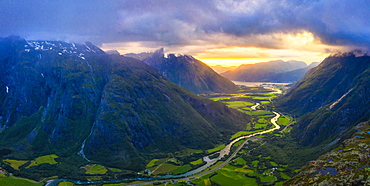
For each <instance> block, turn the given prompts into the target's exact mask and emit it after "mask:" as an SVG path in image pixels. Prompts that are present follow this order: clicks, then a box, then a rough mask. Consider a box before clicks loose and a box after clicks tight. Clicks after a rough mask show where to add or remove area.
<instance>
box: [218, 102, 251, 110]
mask: <svg viewBox="0 0 370 186" xmlns="http://www.w3.org/2000/svg"><path fill="white" fill-rule="evenodd" d="M224 103H226V105H227V106H228V107H230V108H234V109H238V108H243V107H247V106H252V105H254V103H250V102H246V101H232V102H224Z"/></svg>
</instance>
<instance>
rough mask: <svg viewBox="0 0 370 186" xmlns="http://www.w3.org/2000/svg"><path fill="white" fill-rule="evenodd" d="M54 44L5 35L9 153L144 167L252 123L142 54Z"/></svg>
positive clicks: (4, 122)
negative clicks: (154, 65)
mask: <svg viewBox="0 0 370 186" xmlns="http://www.w3.org/2000/svg"><path fill="white" fill-rule="evenodd" d="M48 43H51V42H48ZM54 44H58V46H59V44H60V46H61V47H59V48H58V47H53V48H52V49H50V47H45V46H44V47H41V46H40V47H37V46H35V47H34V48H33V49H32V48H27V47H29V46H26V45H28V44H27V41H25V40H23V39H21V38H10V39H9V38H3V39H0V54H3V55H1V56H0V61H1V62H2V64H3V65H1V68H2V70H4V71H2V72H3V73H1V74H0V87H1V90H2V91H0V99H1V100H2V103H3V104H2V105H1V107H0V115H1V117H0V126H1V128H2V130H1V134H2V135H1V137H0V146H1V147H2V148H6V149H11V150H12V154H10V155H9V157H13V158H14V157H15V158H21V159H32V158H34V157H38V156H40V155H45V154H51V153H55V154H57V155H58V156H60V157H74V159H75V160H74V162H78V163H76V165H74V164H70V165H69V166H71V167H74V166H78V165H82V164H84V163H86V162H87V161H88V160H89V161H91V162H94V163H99V164H103V165H108V166H112V167H118V168H125V169H131V170H141V169H143V168H144V165H145V162H146V161H147V160H148V158H153V157H156V156H163V154H167V153H170V152H174V151H177V150H181V149H184V148H195V149H207V148H212V147H213V146H214V145H215V144H217V143H219V142H220V141H222V140H227V139H228V138H229V137H230V135H231V134H233V133H234V132H235V131H238V130H241V129H243V128H244V126H245V123H246V122H249V121H250V117H249V116H248V115H246V114H243V113H240V112H238V111H236V110H233V109H229V108H228V107H227V106H225V105H224V104H222V103H219V102H214V101H212V100H209V99H207V98H202V97H199V96H196V95H194V94H193V93H191V92H190V91H188V90H186V89H184V88H182V87H179V86H177V85H176V84H174V83H172V82H171V81H169V80H168V79H167V78H166V77H164V76H162V75H160V74H159V73H158V72H157V70H155V69H154V68H152V67H150V66H149V65H146V64H144V63H142V62H141V61H139V60H136V59H133V58H128V57H124V56H120V55H107V54H105V53H104V52H101V50H97V49H96V50H95V49H93V48H92V46H88V45H87V46H85V45H78V46H82V48H81V49H86V51H85V53H79V49H80V48H79V47H76V48H77V49H78V50H77V51H76V52H73V51H75V50H66V51H64V53H63V50H64V47H65V46H64V45H65V44H66V43H64V42H54ZM46 45H47V46H49V44H46ZM72 45H73V44H69V45H68V46H72ZM75 45H76V46H77V44H75ZM36 47H37V49H36ZM46 48H48V49H47V50H46ZM89 48H90V50H89ZM27 49H30V50H27ZM91 49H93V50H91ZM87 50H89V51H90V52H91V53H89V51H87ZM5 69H6V70H5ZM188 115H191V116H192V117H187V116H188ZM55 166H63V165H59V164H58V165H55ZM55 168H58V167H55ZM76 168H77V169H79V167H76ZM34 169H37V167H36V168H34ZM32 170H33V169H32ZM70 170H71V169H70ZM24 171H25V172H27V170H24ZM62 172H63V171H62ZM61 174H62V173H61ZM63 174H66V173H65V172H63ZM71 174H72V173H71ZM67 175H68V174H67Z"/></svg>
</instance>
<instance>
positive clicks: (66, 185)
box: [58, 181, 75, 186]
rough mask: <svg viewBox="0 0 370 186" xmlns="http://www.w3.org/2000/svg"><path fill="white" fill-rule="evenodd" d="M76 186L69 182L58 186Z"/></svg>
mask: <svg viewBox="0 0 370 186" xmlns="http://www.w3.org/2000/svg"><path fill="white" fill-rule="evenodd" d="M74 185H75V184H74V183H72V182H69V181H64V182H60V183H59V184H58V186H74Z"/></svg>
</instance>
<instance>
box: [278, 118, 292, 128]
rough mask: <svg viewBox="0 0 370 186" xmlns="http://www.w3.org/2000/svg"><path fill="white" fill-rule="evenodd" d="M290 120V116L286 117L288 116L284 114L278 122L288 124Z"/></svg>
mask: <svg viewBox="0 0 370 186" xmlns="http://www.w3.org/2000/svg"><path fill="white" fill-rule="evenodd" d="M289 122H290V119H289V118H286V117H284V116H282V117H280V118H279V119H278V120H277V123H278V124H279V125H284V126H285V125H288V124H289Z"/></svg>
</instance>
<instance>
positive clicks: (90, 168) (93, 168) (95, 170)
mask: <svg viewBox="0 0 370 186" xmlns="http://www.w3.org/2000/svg"><path fill="white" fill-rule="evenodd" d="M83 168H84V169H86V172H85V174H105V173H107V171H108V169H106V168H105V167H104V166H103V165H97V164H93V165H86V166H85V167H83Z"/></svg>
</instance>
